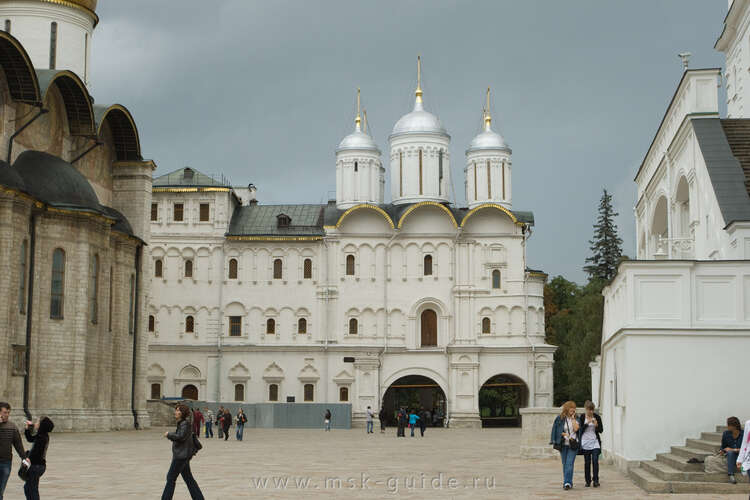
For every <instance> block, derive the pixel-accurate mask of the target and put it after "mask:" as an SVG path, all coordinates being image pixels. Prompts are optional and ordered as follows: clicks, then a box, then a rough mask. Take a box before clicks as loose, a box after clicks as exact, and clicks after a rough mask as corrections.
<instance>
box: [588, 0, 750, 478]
mask: <svg viewBox="0 0 750 500" xmlns="http://www.w3.org/2000/svg"><path fill="white" fill-rule="evenodd" d="M748 24H750V2H748V1H746V0H735V1H734V2H732V1H731V0H730V2H729V13H728V15H727V17H726V19H725V26H724V30H723V32H722V34H721V36H720V37H719V39H718V41H717V43H716V49H717V50H719V51H721V52H723V53H724V54H725V56H726V71H725V73H724V75H722V72H721V70H720V69H696V70H693V69H689V70H686V71H685V73H684V75H683V76H682V79H681V80H680V82H679V84H678V86H677V90H676V92H675V93H674V96H673V97H672V100H671V102H670V103H669V105H668V107H667V110H666V113H665V114H664V118H663V119H662V122H661V124H660V125H659V127H658V130H657V131H656V135H655V136H654V138H653V141H652V143H651V145H650V147H649V149H648V152H647V153H646V156H645V158H644V159H643V162H642V164H641V166H640V168H639V170H638V173H637V175H636V177H635V182H636V184H637V203H636V205H635V219H636V233H637V234H636V238H637V240H636V241H637V260H631V261H625V262H623V263H622V264H621V265H620V267H619V272H618V274H617V276H616V277H615V278H614V279H613V281H612V282H611V284H610V285H609V286H608V287H606V288H605V289H604V292H603V293H604V297H605V305H604V325H603V331H602V350H601V358H600V359H599V360H598V361H597V362H595V363H592V380H593V391H592V392H593V395H594V399H595V400H596V402H597V403H598V406H599V407H600V408H601V411H602V416H603V419H604V429H605V430H604V436H603V437H602V443H603V446H604V448H605V451H606V452H607V453H608V454H609V455H610V456H611V457H612V458H613V459H614V460H615V461H616V462H617V463H618V465H620V466H621V467H622V468H627V467H632V466H633V465H634V464H635V463H637V462H639V461H643V460H653V459H654V457H655V456H656V455H657V454H660V453H662V454H663V453H665V452H668V451H669V450H670V448H671V447H674V446H675V445H680V444H682V443H683V442H684V440H685V438H686V437H687V438H697V437H698V436H700V435H701V433H702V432H709V431H714V430H715V427H716V426H717V425H723V424H724V422H726V418H727V417H729V416H732V415H735V416H737V417H739V418H740V419H741V420H742V421H743V422H744V420H745V419H748V418H750V399H748V397H747V396H748V393H747V389H746V383H745V380H744V378H743V373H746V371H747V354H748V353H750V260H748V259H750V196H749V195H748V192H749V190H750V119H748V118H747V116H748V111H750V110H746V109H745V107H744V104H745V102H746V101H747V100H748V97H747V94H748V92H750V81H748V71H749V70H750V44H748V40H749V39H750V31H749V30H748ZM722 82H724V84H725V85H726V93H727V96H726V98H727V102H726V105H727V116H728V118H721V117H720V114H719V98H720V96H719V88H720V87H721V85H722ZM699 444H700V443H697V444H696V446H697V445H699ZM671 449H672V450H673V453H674V448H671ZM677 451H683V452H685V451H687V452H690V449H682V450H677ZM678 458H679V457H678ZM663 460H666V461H669V460H670V457H666V458H663ZM680 460H682V459H681V458H680ZM678 461H679V460H678ZM678 465H679V464H678ZM683 470H686V469H683ZM696 470H697V469H696ZM657 472H658V471H657Z"/></svg>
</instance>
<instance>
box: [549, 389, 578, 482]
mask: <svg viewBox="0 0 750 500" xmlns="http://www.w3.org/2000/svg"><path fill="white" fill-rule="evenodd" d="M580 430H581V428H580V425H579V423H578V419H577V418H576V404H575V402H574V401H567V402H566V403H565V404H564V405H562V409H561V411H560V415H558V416H556V417H555V421H554V423H553V424H552V432H551V433H550V439H549V440H550V444H551V445H552V446H553V447H554V448H555V449H556V450H559V451H560V459H561V460H562V466H563V489H565V490H569V489H571V488H572V487H573V464H574V463H575V460H576V455H577V454H578V448H579V446H580V442H581V441H580V439H581V436H580V434H581V433H580Z"/></svg>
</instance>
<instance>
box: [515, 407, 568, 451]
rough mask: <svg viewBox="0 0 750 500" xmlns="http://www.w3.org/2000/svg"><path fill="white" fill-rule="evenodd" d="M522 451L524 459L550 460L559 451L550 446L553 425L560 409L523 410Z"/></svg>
mask: <svg viewBox="0 0 750 500" xmlns="http://www.w3.org/2000/svg"><path fill="white" fill-rule="evenodd" d="M520 412H521V449H520V453H521V456H522V457H523V458H549V457H554V456H557V453H558V452H557V451H556V450H555V449H554V448H552V445H551V444H549V436H550V432H551V431H552V423H553V422H554V421H555V417H556V416H558V415H559V414H560V408H521V410H520Z"/></svg>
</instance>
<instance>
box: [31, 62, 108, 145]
mask: <svg viewBox="0 0 750 500" xmlns="http://www.w3.org/2000/svg"><path fill="white" fill-rule="evenodd" d="M36 75H37V79H38V81H39V89H40V91H41V94H42V102H44V101H45V99H46V98H47V92H48V91H49V89H50V88H51V87H52V85H55V86H56V87H57V89H58V90H59V91H60V95H61V96H62V98H63V102H64V104H65V114H66V116H67V118H68V129H69V131H70V134H71V135H79V136H88V137H94V136H95V135H96V127H95V125H94V109H93V106H92V105H91V96H90V95H89V92H88V90H87V89H86V85H84V83H83V82H82V81H81V79H80V78H78V75H76V74H75V73H73V72H72V71H67V70H63V71H58V70H54V69H38V70H36Z"/></svg>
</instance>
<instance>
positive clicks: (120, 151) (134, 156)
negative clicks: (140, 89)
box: [93, 104, 142, 161]
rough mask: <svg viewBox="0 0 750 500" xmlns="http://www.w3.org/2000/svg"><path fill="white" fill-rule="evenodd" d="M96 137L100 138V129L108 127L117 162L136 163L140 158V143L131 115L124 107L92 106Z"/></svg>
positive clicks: (117, 105)
mask: <svg viewBox="0 0 750 500" xmlns="http://www.w3.org/2000/svg"><path fill="white" fill-rule="evenodd" d="M93 109H94V119H95V121H96V135H97V137H99V138H100V139H101V138H102V127H103V126H104V124H105V123H107V124H108V125H109V130H110V132H111V133H112V141H113V142H114V147H115V157H116V158H117V160H118V161H138V160H142V157H141V142H140V138H139V136H138V127H136V125H135V120H134V119H133V115H131V114H130V111H128V109H127V108H126V107H125V106H122V105H120V104H113V105H111V106H109V107H106V106H94V108H93Z"/></svg>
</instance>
